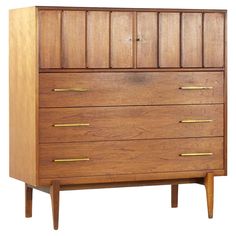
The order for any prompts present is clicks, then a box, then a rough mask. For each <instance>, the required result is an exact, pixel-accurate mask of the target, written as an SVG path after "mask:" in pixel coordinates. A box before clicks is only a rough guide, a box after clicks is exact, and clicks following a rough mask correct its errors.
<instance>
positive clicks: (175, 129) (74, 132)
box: [39, 105, 223, 143]
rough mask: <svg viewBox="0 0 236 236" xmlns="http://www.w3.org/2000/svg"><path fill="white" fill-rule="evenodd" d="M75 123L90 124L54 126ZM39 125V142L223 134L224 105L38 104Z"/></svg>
mask: <svg viewBox="0 0 236 236" xmlns="http://www.w3.org/2000/svg"><path fill="white" fill-rule="evenodd" d="M189 119H194V120H196V119H203V120H204V119H207V120H208V119H210V120H212V122H209V123H180V121H181V120H189ZM74 123H88V124H90V126H84V127H54V126H53V125H54V124H74ZM39 128H40V142H41V143H47V142H75V141H98V140H128V139H153V138H181V137H204V136H205V137H209V136H223V105H185V106H132V107H96V108H47V109H44V108H41V109H40V126H39Z"/></svg>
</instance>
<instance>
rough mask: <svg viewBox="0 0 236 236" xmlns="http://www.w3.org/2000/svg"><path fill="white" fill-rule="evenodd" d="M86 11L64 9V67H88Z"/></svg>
mask: <svg viewBox="0 0 236 236" xmlns="http://www.w3.org/2000/svg"><path fill="white" fill-rule="evenodd" d="M85 39H86V12H85V11H63V13H62V50H63V61H62V65H63V68H85V67H86V61H85V60H86V58H85V51H86V42H85V41H86V40H85Z"/></svg>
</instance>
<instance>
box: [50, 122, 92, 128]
mask: <svg viewBox="0 0 236 236" xmlns="http://www.w3.org/2000/svg"><path fill="white" fill-rule="evenodd" d="M52 126H53V127H81V126H90V124H89V123H76V124H53V125H52Z"/></svg>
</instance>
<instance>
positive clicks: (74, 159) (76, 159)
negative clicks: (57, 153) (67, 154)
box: [53, 157, 90, 162]
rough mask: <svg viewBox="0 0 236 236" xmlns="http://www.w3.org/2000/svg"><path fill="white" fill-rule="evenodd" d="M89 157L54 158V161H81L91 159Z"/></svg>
mask: <svg viewBox="0 0 236 236" xmlns="http://www.w3.org/2000/svg"><path fill="white" fill-rule="evenodd" d="M89 160H90V159H89V158H88V157H80V158H67V159H54V160H53V162H79V161H89Z"/></svg>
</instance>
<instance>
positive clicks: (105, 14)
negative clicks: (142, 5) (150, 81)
mask: <svg viewBox="0 0 236 236" xmlns="http://www.w3.org/2000/svg"><path fill="white" fill-rule="evenodd" d="M39 12H40V16H41V17H40V34H39V39H40V40H39V41H40V68H68V69H69V68H86V67H87V68H110V67H111V68H159V67H161V68H163V67H164V68H165V67H166V68H174V67H176V68H182V67H184V68H188V67H191V68H194V67H197V68H201V67H215V68H217V67H223V62H224V56H225V55H224V54H225V53H224V37H225V32H224V22H225V13H223V12H221V11H217V12H215V13H213V12H208V11H200V10H199V11H198V12H197V11H192V12H191V11H184V10H176V11H175V12H174V11H166V12H164V11H161V10H160V11H158V10H156V11H153V12H151V11H141V10H139V11H120V10H117V11H115V10H112V9H100V11H99V9H95V10H93V9H92V8H91V9H89V10H87V11H85V9H80V10H79V9H78V8H77V10H76V9H74V10H73V9H68V8H65V10H63V11H62V9H61V10H60V9H58V10H40V11H39ZM147 26H148V27H147ZM147 28H148V30H147ZM202 39H203V40H202ZM61 47H62V49H61ZM73 49H74V50H75V51H73ZM202 52H203V53H202Z"/></svg>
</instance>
